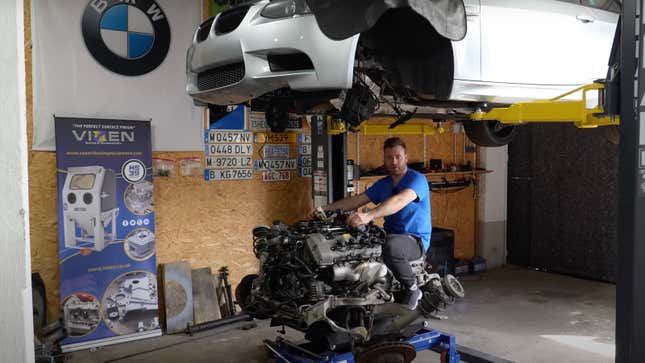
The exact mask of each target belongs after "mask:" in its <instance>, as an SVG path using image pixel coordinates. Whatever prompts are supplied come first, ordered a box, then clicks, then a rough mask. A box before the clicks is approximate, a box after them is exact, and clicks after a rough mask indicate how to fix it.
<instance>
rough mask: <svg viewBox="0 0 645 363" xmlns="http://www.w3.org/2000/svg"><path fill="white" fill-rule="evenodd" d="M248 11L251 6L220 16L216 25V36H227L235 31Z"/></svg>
mask: <svg viewBox="0 0 645 363" xmlns="http://www.w3.org/2000/svg"><path fill="white" fill-rule="evenodd" d="M248 11H249V6H240V7H237V8H235V9H231V10H227V11H225V12H223V13H221V14H219V16H218V17H217V22H216V23H215V34H218V35H220V34H226V33H229V32H232V31H233V30H235V28H237V27H238V26H239V25H240V23H241V22H242V19H244V16H245V15H246V13H247V12H248Z"/></svg>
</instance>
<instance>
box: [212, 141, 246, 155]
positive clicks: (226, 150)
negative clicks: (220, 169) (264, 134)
mask: <svg viewBox="0 0 645 363" xmlns="http://www.w3.org/2000/svg"><path fill="white" fill-rule="evenodd" d="M206 155H207V156H208V155H249V156H250V155H253V144H208V145H206Z"/></svg>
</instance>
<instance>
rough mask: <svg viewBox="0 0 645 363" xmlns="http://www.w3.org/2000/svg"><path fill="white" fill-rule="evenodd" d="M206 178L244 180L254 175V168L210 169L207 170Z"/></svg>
mask: <svg viewBox="0 0 645 363" xmlns="http://www.w3.org/2000/svg"><path fill="white" fill-rule="evenodd" d="M205 176H206V180H242V179H251V178H252V177H253V170H252V169H210V170H206V173H205Z"/></svg>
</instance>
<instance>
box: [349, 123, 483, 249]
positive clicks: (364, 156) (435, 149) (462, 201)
mask: <svg viewBox="0 0 645 363" xmlns="http://www.w3.org/2000/svg"><path fill="white" fill-rule="evenodd" d="M393 121H394V119H390V118H372V119H370V120H369V121H368V122H369V123H372V124H388V125H389V124H391V123H392V122H393ZM408 123H410V124H414V123H424V124H428V123H429V121H428V120H418V119H412V120H410V121H408ZM443 127H444V129H445V132H444V133H442V134H435V135H427V136H421V135H388V136H366V135H359V134H357V133H350V134H349V136H348V141H347V155H348V159H353V160H354V161H355V162H356V163H357V164H359V165H360V166H361V168H362V169H373V168H376V167H378V166H381V165H383V152H382V150H383V142H384V141H385V139H387V138H388V137H390V136H399V137H400V138H401V139H403V141H404V142H405V144H406V146H407V149H408V157H409V163H414V162H423V161H424V160H423V142H424V138H425V139H426V140H425V141H426V162H427V161H429V160H430V159H442V160H443V161H444V165H446V166H449V165H452V163H453V158H454V154H453V150H454V149H455V148H454V147H453V142H455V141H456V151H457V155H456V161H457V164H466V163H467V161H468V160H469V161H470V162H471V165H475V162H476V160H475V155H474V154H472V153H464V134H463V131H462V132H459V133H457V134H456V136H457V137H456V140H455V138H454V137H453V136H454V135H453V132H452V122H445V123H444V124H443ZM357 139H358V146H359V150H358V151H359V155H360V157H359V159H357V157H356V155H357V147H356V146H357ZM377 179H378V178H374V177H370V178H366V179H364V180H363V181H359V185H358V186H357V187H358V190H359V191H364V190H365V188H367V187H369V185H371V183H373V182H375V181H376V180H377ZM475 192H476V190H475V188H474V187H472V186H471V187H468V188H466V189H463V190H461V191H458V192H450V193H440V192H433V193H431V210H432V225H433V226H434V227H441V228H448V229H452V230H453V231H454V232H455V257H457V258H471V257H473V256H474V255H475V243H476V238H477V236H476V230H477V225H476V224H477V218H476V217H477V200H476V199H475ZM378 222H380V223H382V221H377V223H378Z"/></svg>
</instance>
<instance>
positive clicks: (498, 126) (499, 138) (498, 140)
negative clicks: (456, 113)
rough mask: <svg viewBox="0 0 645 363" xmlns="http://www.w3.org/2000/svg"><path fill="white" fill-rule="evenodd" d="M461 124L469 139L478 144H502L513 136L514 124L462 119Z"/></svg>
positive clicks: (492, 145) (491, 145)
mask: <svg viewBox="0 0 645 363" xmlns="http://www.w3.org/2000/svg"><path fill="white" fill-rule="evenodd" d="M463 124H464V130H466V135H468V138H469V139H470V141H472V142H474V143H475V144H477V145H479V146H488V147H495V146H504V145H506V144H508V143H509V142H511V140H513V137H514V136H515V129H516V126H514V125H504V124H502V123H500V122H498V121H464V122H463Z"/></svg>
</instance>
